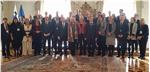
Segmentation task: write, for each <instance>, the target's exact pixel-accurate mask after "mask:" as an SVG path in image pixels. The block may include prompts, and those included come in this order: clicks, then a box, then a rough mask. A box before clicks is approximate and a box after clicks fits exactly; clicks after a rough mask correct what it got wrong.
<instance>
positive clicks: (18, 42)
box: [12, 39, 22, 57]
mask: <svg viewBox="0 0 150 72" xmlns="http://www.w3.org/2000/svg"><path fill="white" fill-rule="evenodd" d="M12 44H13V48H14V52H15V56H17V57H18V56H19V55H20V54H21V45H22V40H20V39H14V40H13V41H12Z"/></svg>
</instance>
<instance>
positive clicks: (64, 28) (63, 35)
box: [59, 16, 68, 55]
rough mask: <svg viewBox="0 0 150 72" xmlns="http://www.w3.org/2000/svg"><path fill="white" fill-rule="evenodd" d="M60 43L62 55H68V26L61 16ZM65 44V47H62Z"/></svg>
mask: <svg viewBox="0 0 150 72" xmlns="http://www.w3.org/2000/svg"><path fill="white" fill-rule="evenodd" d="M59 31H60V35H59V36H60V42H59V45H60V46H59V49H60V53H61V54H62V53H64V54H65V55H67V38H68V24H67V22H66V21H65V18H64V17H63V16H61V18H60V29H59ZM62 44H63V46H62ZM62 50H64V52H62Z"/></svg>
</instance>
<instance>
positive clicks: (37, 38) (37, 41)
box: [32, 34, 42, 55]
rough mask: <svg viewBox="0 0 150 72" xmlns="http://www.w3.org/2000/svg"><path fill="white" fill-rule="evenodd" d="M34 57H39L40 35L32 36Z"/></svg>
mask: <svg viewBox="0 0 150 72" xmlns="http://www.w3.org/2000/svg"><path fill="white" fill-rule="evenodd" d="M32 39H33V48H34V55H40V53H41V47H42V35H41V34H36V35H34V36H33V38H32Z"/></svg>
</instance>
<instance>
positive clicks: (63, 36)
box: [59, 22, 68, 41]
mask: <svg viewBox="0 0 150 72" xmlns="http://www.w3.org/2000/svg"><path fill="white" fill-rule="evenodd" d="M59 32H60V33H59V36H60V38H61V40H66V41H67V38H68V24H67V23H66V22H64V25H63V24H62V22H60V24H59Z"/></svg>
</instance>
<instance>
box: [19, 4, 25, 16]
mask: <svg viewBox="0 0 150 72" xmlns="http://www.w3.org/2000/svg"><path fill="white" fill-rule="evenodd" d="M23 16H25V14H24V10H23V8H22V5H20V10H19V17H23Z"/></svg>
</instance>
